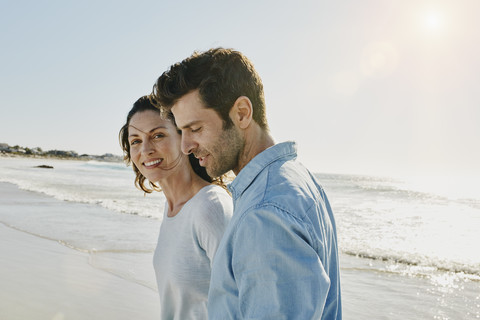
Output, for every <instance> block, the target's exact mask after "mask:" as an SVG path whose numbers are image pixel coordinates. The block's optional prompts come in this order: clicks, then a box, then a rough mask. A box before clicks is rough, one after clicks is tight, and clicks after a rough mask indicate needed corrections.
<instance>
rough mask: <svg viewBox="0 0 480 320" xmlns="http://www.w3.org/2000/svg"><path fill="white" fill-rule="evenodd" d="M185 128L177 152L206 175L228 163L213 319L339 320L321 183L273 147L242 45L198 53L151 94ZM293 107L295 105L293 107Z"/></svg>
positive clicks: (283, 147) (290, 154) (331, 229)
mask: <svg viewBox="0 0 480 320" xmlns="http://www.w3.org/2000/svg"><path fill="white" fill-rule="evenodd" d="M153 97H154V99H155V100H156V101H157V102H158V104H159V105H160V106H161V108H165V109H167V110H171V111H172V112H173V114H174V116H175V121H176V123H177V126H178V128H179V129H180V130H181V131H182V151H183V152H184V153H187V154H190V153H193V154H194V155H195V156H196V157H197V158H198V159H199V160H200V165H202V166H204V167H205V168H206V170H207V172H208V174H209V175H210V176H213V177H216V176H220V175H222V174H225V173H227V172H228V171H230V170H232V171H233V172H234V173H235V175H236V178H235V180H234V181H233V182H232V183H231V184H230V185H229V190H230V191H231V193H232V197H233V201H234V215H233V218H232V220H231V222H230V224H229V225H228V227H227V229H226V231H225V234H224V236H223V239H222V241H221V243H220V245H219V247H218V250H217V253H216V256H215V259H214V261H213V266H212V277H211V283H210V290H209V295H208V299H209V302H208V313H209V318H210V319H341V318H342V312H341V294H340V274H339V265H338V248H337V236H336V227H335V221H334V217H333V213H332V210H331V208H330V204H329V202H328V200H327V196H326V195H325V192H324V190H323V188H322V187H321V186H320V185H319V184H318V182H317V181H316V179H315V178H314V176H313V175H312V174H311V173H310V172H309V171H308V170H307V169H306V168H305V167H303V165H302V164H300V163H299V162H298V161H296V157H297V154H296V146H295V143H294V142H284V143H279V144H275V142H274V139H273V137H272V136H271V134H270V132H269V128H268V123H267V120H266V115H265V99H264V94H263V84H262V81H261V79H260V77H259V76H258V74H257V72H256V71H255V68H254V67H253V64H252V63H251V62H250V61H249V60H248V59H247V58H246V57H245V56H244V55H243V54H241V53H240V52H238V51H234V50H231V49H223V48H216V49H211V50H208V51H206V52H203V53H198V52H195V53H194V54H193V55H192V56H190V57H189V58H187V59H185V60H183V61H182V62H180V63H177V64H175V65H173V66H171V67H170V69H169V70H168V71H166V72H164V73H163V74H162V75H161V76H160V78H159V79H158V80H157V82H156V84H155V86H154V92H153ZM292 114H293V112H292Z"/></svg>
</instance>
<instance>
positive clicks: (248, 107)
mask: <svg viewBox="0 0 480 320" xmlns="http://www.w3.org/2000/svg"><path fill="white" fill-rule="evenodd" d="M230 118H231V119H232V121H233V123H234V124H235V125H236V126H238V127H239V128H240V129H246V128H248V126H249V125H250V123H251V122H252V120H253V106H252V102H251V101H250V99H249V98H248V97H245V96H241V97H238V98H237V100H236V101H235V103H234V104H233V107H232V109H231V110H230Z"/></svg>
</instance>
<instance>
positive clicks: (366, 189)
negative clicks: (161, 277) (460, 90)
mask: <svg viewBox="0 0 480 320" xmlns="http://www.w3.org/2000/svg"><path fill="white" fill-rule="evenodd" d="M39 165H50V166H53V167H54V168H53V169H45V168H38V167H37V166H39ZM316 176H317V178H318V180H319V181H320V183H321V184H322V185H323V186H324V188H325V190H326V192H327V195H328V197H329V200H330V202H331V205H332V208H333V210H334V214H335V217H336V223H337V232H338V241H339V248H340V252H341V259H340V260H341V262H342V265H341V275H342V291H343V305H344V315H345V317H344V318H345V319H351V318H355V319H413V318H415V319H480V249H479V244H480V233H479V229H480V191H478V190H479V189H474V188H472V187H470V185H469V184H468V183H466V182H464V181H460V182H462V183H458V185H457V184H456V183H455V182H452V181H451V180H446V179H438V181H434V180H430V181H426V180H418V179H417V180H415V179H413V178H409V179H402V178H391V177H376V176H366V175H347V174H325V173H317V174H316ZM133 179H134V174H133V171H132V169H131V168H130V167H127V166H126V165H125V164H123V163H112V162H98V161H74V160H56V159H36V158H21V157H12V158H10V157H0V182H6V183H11V184H14V185H16V186H18V187H19V188H20V189H22V190H26V191H28V192H31V193H32V197H33V198H30V197H29V199H35V200H29V201H32V204H31V206H30V207H29V208H30V209H29V210H25V209H22V210H21V212H20V210H18V209H16V207H15V206H14V205H12V206H11V207H9V209H8V210H2V211H0V223H3V224H4V225H6V226H8V227H11V228H14V229H17V230H21V231H24V232H27V233H30V234H33V235H36V236H39V237H42V238H46V239H50V240H54V241H57V242H59V243H61V244H63V245H64V246H66V247H69V248H71V249H73V250H79V251H82V252H86V253H88V254H89V257H90V258H89V259H90V261H89V263H90V264H91V265H92V266H93V267H95V268H99V269H102V270H104V271H106V272H109V273H112V274H115V275H117V276H119V277H122V278H124V279H127V280H129V281H133V282H136V283H138V284H141V285H143V286H145V287H148V288H150V289H152V290H156V283H155V279H154V273H153V269H152V266H151V263H152V255H153V250H154V248H155V245H156V239H157V235H158V230H159V227H160V224H161V219H162V212H163V206H164V197H163V194H162V193H154V194H148V195H144V194H143V192H141V191H140V190H138V189H136V188H135V187H134V185H133ZM458 186H462V187H458ZM52 197H53V198H55V199H57V200H58V201H57V202H55V203H56V204H51V202H49V206H50V207H49V210H42V211H41V212H38V210H35V207H36V205H37V204H38V203H42V201H45V200H43V199H47V198H48V199H51V198H52ZM65 204H68V205H65ZM91 206H95V207H98V208H100V210H96V211H95V212H96V213H95V214H92V210H84V209H85V208H87V207H91Z"/></svg>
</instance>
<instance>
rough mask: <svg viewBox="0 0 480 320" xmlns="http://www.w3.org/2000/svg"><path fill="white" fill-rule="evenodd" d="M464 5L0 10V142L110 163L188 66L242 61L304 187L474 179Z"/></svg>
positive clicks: (51, 5) (478, 171)
mask: <svg viewBox="0 0 480 320" xmlns="http://www.w3.org/2000/svg"><path fill="white" fill-rule="evenodd" d="M478 12H480V1H477V0H451V1H442V0H437V1H426V0H362V1H356V0H350V1H347V0H339V1H322V0H315V1H295V2H293V1H279V0H275V1H261V0H245V1H208V0H207V1H182V0H177V1H142V0H139V1H119V0H115V1H113V0H112V1H110V0H101V1H97V0H95V1H92V0H84V1H73V0H71V1H70V0H58V1H53V0H43V1H37V0H35V1H24V0H15V1H14V0H11V1H7V0H0V46H1V50H0V108H1V113H0V114H1V126H0V142H3V143H8V144H9V145H12V146H13V145H20V146H25V147H30V148H33V147H41V148H42V149H43V150H53V149H58V150H73V151H76V152H78V153H80V154H83V153H87V154H97V155H101V154H104V153H113V154H118V155H121V154H122V151H121V149H120V146H119V143H118V131H119V129H120V127H121V126H122V125H123V123H124V121H125V119H126V115H127V113H128V111H129V109H130V108H131V106H132V104H133V103H134V102H135V101H136V100H137V98H139V97H140V96H142V95H145V94H149V93H150V92H151V90H152V86H153V84H154V82H155V80H156V79H157V78H158V77H159V76H160V75H161V74H162V72H163V71H165V70H166V69H167V68H168V67H169V66H170V65H171V64H173V63H176V62H178V61H181V60H183V59H184V58H186V57H188V56H189V55H191V54H192V53H193V52H194V51H195V50H199V51H202V50H207V49H209V48H212V47H219V46H220V47H227V48H233V49H236V50H239V51H241V52H243V53H244V54H245V55H246V56H247V57H248V58H249V59H250V60H252V62H253V63H254V65H255V67H256V69H257V71H258V73H259V74H260V76H261V78H262V80H263V84H264V89H265V98H266V104H267V118H268V121H269V125H270V128H271V132H272V135H273V136H274V138H275V140H276V142H281V141H286V140H294V141H296V142H297V144H298V150H299V159H300V161H302V162H303V163H304V164H305V165H306V166H307V167H308V168H310V169H311V170H312V171H313V172H317V173H350V174H352V173H353V174H374V175H432V176H433V175H435V176H442V175H454V174H455V175H467V176H470V175H474V176H480V121H479V120H480V58H479V57H480V20H479V19H478Z"/></svg>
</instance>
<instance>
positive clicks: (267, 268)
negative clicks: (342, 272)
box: [233, 207, 330, 319]
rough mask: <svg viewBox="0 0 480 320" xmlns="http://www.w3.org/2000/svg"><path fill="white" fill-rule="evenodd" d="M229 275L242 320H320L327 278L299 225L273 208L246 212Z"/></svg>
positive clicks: (304, 226)
mask: <svg viewBox="0 0 480 320" xmlns="http://www.w3.org/2000/svg"><path fill="white" fill-rule="evenodd" d="M242 218H243V219H242V221H241V223H240V224H239V225H238V229H237V230H236V239H235V247H234V248H233V253H234V255H233V272H234V277H235V279H236V281H237V286H238V290H239V292H238V294H239V309H240V311H241V313H242V318H243V319H320V318H321V314H322V312H323V308H324V306H325V301H326V298H327V294H328V290H329V286H330V279H329V277H328V275H327V274H326V272H325V270H324V266H323V264H322V261H321V260H320V258H319V255H318V254H317V252H316V251H315V249H314V248H313V247H312V243H313V242H312V238H311V234H310V232H309V231H308V230H307V226H306V224H305V223H303V222H302V221H299V220H297V219H296V218H294V217H293V216H291V215H289V214H288V213H286V212H284V211H283V210H280V209H278V208H275V207H264V208H261V209H255V210H254V211H253V212H252V211H250V212H247V213H246V214H245V215H244V217H242Z"/></svg>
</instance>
